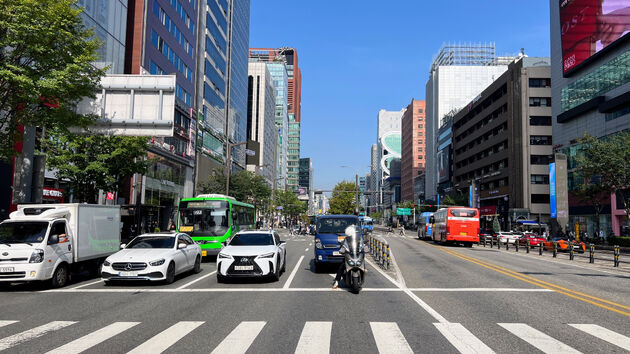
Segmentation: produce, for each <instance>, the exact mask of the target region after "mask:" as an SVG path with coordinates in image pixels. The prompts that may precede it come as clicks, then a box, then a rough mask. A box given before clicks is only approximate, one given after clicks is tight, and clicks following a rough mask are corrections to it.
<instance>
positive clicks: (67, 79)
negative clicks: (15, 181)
mask: <svg viewBox="0 0 630 354" xmlns="http://www.w3.org/2000/svg"><path fill="white" fill-rule="evenodd" d="M75 3H76V0H2V1H0V159H5V160H6V159H9V158H11V157H12V156H14V155H15V153H16V152H15V151H14V148H13V144H14V142H15V141H20V140H21V139H22V138H23V135H22V133H21V132H20V126H21V125H26V126H37V127H44V128H53V127H54V128H56V129H65V128H67V127H70V126H86V125H88V124H89V123H90V122H92V121H93V117H87V116H82V115H79V114H77V113H75V107H76V105H77V103H78V102H80V101H81V100H82V99H83V98H85V97H94V92H95V90H96V88H97V87H98V83H99V81H100V77H101V76H103V75H104V74H105V71H104V70H103V69H99V68H96V67H94V66H93V65H92V63H93V62H94V61H95V60H96V59H97V58H98V54H97V49H98V47H99V45H100V43H99V41H98V40H96V39H91V38H92V30H88V29H86V28H85V27H84V25H83V22H82V20H81V18H80V16H79V14H80V13H81V11H82V10H81V9H79V8H77V7H75Z"/></svg>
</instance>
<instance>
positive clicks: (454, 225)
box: [432, 207, 479, 247]
mask: <svg viewBox="0 0 630 354" xmlns="http://www.w3.org/2000/svg"><path fill="white" fill-rule="evenodd" d="M432 219H433V220H432V223H433V235H432V238H433V241H435V242H442V243H462V244H464V245H465V246H467V247H472V244H473V243H478V242H479V210H477V209H476V208H466V207H449V208H441V209H440V210H438V211H436V212H435V214H433V217H432Z"/></svg>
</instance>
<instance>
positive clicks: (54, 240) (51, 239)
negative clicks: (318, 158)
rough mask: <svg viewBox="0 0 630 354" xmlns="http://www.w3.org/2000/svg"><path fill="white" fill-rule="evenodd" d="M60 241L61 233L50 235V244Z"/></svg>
mask: <svg viewBox="0 0 630 354" xmlns="http://www.w3.org/2000/svg"><path fill="white" fill-rule="evenodd" d="M58 243H59V235H50V236H49V237H48V244H49V245H56V244H58Z"/></svg>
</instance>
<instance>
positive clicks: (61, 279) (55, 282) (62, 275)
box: [51, 264, 68, 288]
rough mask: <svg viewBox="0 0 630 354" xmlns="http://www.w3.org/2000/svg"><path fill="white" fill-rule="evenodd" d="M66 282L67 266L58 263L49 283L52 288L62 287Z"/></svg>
mask: <svg viewBox="0 0 630 354" xmlns="http://www.w3.org/2000/svg"><path fill="white" fill-rule="evenodd" d="M67 283H68V266H66V265H65V264H60V265H59V266H58V267H57V269H55V272H54V273H53V276H52V279H51V285H52V287H53V288H62V287H64V286H66V284H67Z"/></svg>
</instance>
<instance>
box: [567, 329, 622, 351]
mask: <svg viewBox="0 0 630 354" xmlns="http://www.w3.org/2000/svg"><path fill="white" fill-rule="evenodd" d="M569 326H571V327H574V328H577V329H579V330H580V331H582V332H586V333H588V334H590V335H592V336H595V337H597V338H599V339H602V340H605V341H606V342H608V343H611V344H614V345H616V346H618V347H620V348H623V349H625V350H627V351H630V338H628V337H626V336H624V335H622V334H619V333H617V332H613V331H611V330H609V329H607V328H604V327H602V326H598V325H595V324H569Z"/></svg>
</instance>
